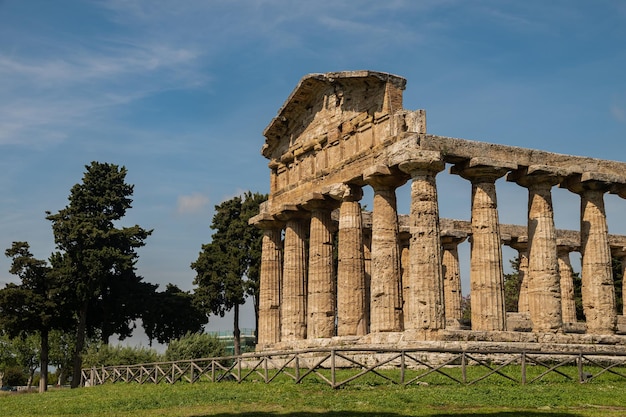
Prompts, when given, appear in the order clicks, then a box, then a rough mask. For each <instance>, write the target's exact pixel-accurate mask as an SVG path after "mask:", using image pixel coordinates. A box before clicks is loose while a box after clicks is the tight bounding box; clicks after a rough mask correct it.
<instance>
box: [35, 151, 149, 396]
mask: <svg viewBox="0 0 626 417" xmlns="http://www.w3.org/2000/svg"><path fill="white" fill-rule="evenodd" d="M85 168H86V171H85V173H84V176H83V180H82V183H79V184H76V185H74V186H73V187H72V189H71V191H70V196H69V204H68V205H67V206H66V207H65V208H63V209H61V210H60V211H59V212H58V213H56V214H51V213H49V212H48V215H47V219H48V220H50V221H51V222H52V231H53V233H54V240H55V243H56V247H57V249H58V251H59V252H57V253H56V254H54V255H53V257H52V258H51V259H52V263H53V267H54V268H55V269H56V270H57V271H58V272H59V274H60V275H61V276H62V277H63V279H64V280H65V282H66V284H67V286H68V287H70V288H72V289H73V296H74V302H75V314H76V316H77V318H78V324H77V332H76V351H75V355H74V372H73V373H74V378H73V380H72V386H77V384H78V382H79V380H80V369H81V353H82V350H83V347H84V343H85V337H86V334H87V331H88V330H93V329H96V328H97V329H99V330H100V332H101V337H102V338H103V340H104V341H105V342H106V341H107V340H108V336H110V335H111V334H112V333H113V332H118V333H119V334H120V336H122V337H123V336H127V335H129V334H131V333H132V323H133V320H134V319H136V318H137V316H138V314H136V312H135V311H134V309H133V308H129V305H128V303H129V300H127V299H125V298H124V297H120V296H119V295H120V294H121V292H126V293H130V294H132V290H131V292H129V290H128V287H129V286H131V285H132V284H135V285H137V283H139V282H140V281H141V279H140V278H138V277H137V276H136V275H135V263H136V259H137V253H136V249H137V248H139V247H141V246H143V245H144V240H145V239H146V238H147V237H148V236H149V235H150V234H151V231H148V230H145V229H143V228H141V227H139V226H137V225H135V226H132V227H117V225H116V223H117V222H118V221H120V220H121V219H122V218H123V217H124V215H125V214H126V211H127V210H128V209H129V208H131V203H132V199H131V198H130V197H131V196H132V193H133V186H132V185H129V184H127V183H126V182H125V179H126V173H127V171H126V168H124V167H121V168H120V167H118V166H117V165H114V164H109V163H100V162H92V163H91V164H90V165H88V166H86V167H85ZM111 294H117V295H118V296H111ZM131 303H132V300H131ZM94 310H95V311H99V312H100V315H96V314H95V313H93V311H94ZM89 312H91V313H92V316H91V317H90V316H89ZM88 318H89V320H88Z"/></svg>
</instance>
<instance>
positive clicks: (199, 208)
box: [176, 193, 209, 214]
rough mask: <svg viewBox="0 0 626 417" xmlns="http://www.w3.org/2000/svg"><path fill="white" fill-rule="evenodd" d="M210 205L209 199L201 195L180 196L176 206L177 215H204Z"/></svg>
mask: <svg viewBox="0 0 626 417" xmlns="http://www.w3.org/2000/svg"><path fill="white" fill-rule="evenodd" d="M208 205H209V197H207V196H206V195H204V194H201V193H194V194H190V195H181V196H178V202H177V204H176V213H178V214H196V213H203V212H204V211H205V208H206V207H207V206H208Z"/></svg>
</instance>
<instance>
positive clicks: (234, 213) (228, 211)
mask: <svg viewBox="0 0 626 417" xmlns="http://www.w3.org/2000/svg"><path fill="white" fill-rule="evenodd" d="M266 199H267V195H263V194H259V193H254V194H253V193H251V192H249V191H248V192H246V193H245V194H244V195H243V197H234V198H232V199H230V200H227V201H225V202H223V203H222V204H219V205H217V206H215V215H214V216H213V222H212V223H211V229H213V230H214V231H215V232H214V233H213V236H212V238H211V243H208V244H205V245H202V250H201V252H200V254H199V255H198V259H197V260H196V261H195V262H193V263H192V264H191V268H193V269H194V270H195V271H196V278H195V279H194V284H195V285H196V286H197V287H196V289H195V292H194V296H195V299H196V302H197V304H198V305H199V306H200V307H201V308H202V310H203V311H205V312H206V313H207V314H215V315H220V316H222V317H223V316H224V314H225V313H226V312H227V311H230V310H233V316H234V317H233V337H234V348H235V354H236V355H238V354H240V353H241V338H240V330H239V307H240V306H241V305H242V304H243V303H244V302H245V298H246V296H247V295H249V296H251V297H252V298H253V302H254V306H255V313H257V314H255V315H257V316H258V301H257V300H258V281H259V271H260V262H261V237H262V235H261V231H260V230H258V229H256V228H255V227H254V226H251V225H249V224H248V220H249V219H250V218H251V217H253V216H255V215H256V214H258V213H259V205H260V204H261V203H262V202H263V201H265V200H266Z"/></svg>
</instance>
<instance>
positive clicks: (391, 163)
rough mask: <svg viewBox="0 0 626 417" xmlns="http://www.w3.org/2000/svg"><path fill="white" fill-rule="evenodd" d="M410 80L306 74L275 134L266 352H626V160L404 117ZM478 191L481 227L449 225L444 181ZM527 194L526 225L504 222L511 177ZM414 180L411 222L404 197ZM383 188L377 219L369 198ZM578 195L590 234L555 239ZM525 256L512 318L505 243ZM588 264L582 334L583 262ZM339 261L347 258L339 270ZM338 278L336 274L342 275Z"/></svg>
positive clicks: (264, 310) (475, 200) (264, 311)
mask: <svg viewBox="0 0 626 417" xmlns="http://www.w3.org/2000/svg"><path fill="white" fill-rule="evenodd" d="M405 84H406V80H405V79H403V78H401V77H398V76H395V75H391V74H386V73H380V72H372V71H354V72H337V73H327V74H311V75H307V76H305V77H304V78H303V79H302V80H301V81H300V83H299V84H298V85H297V87H296V88H295V90H294V91H293V92H292V93H291V95H290V96H289V98H288V99H287V101H286V102H285V104H284V105H283V106H282V108H281V109H280V110H279V112H278V115H277V117H276V118H274V119H273V120H272V121H271V123H270V124H269V126H268V127H267V128H266V129H265V132H264V135H265V137H266V141H265V145H264V146H263V149H262V154H263V156H265V157H266V158H267V159H268V160H269V169H270V184H271V185H270V196H269V200H268V201H267V202H266V203H265V204H264V205H263V206H262V208H261V213H260V214H259V215H258V216H256V217H254V218H253V219H252V220H251V223H253V224H254V225H256V226H257V227H259V228H261V229H263V232H264V235H263V255H262V265H261V282H260V299H259V331H258V341H259V343H258V347H257V349H258V350H277V349H293V348H305V347H312V346H328V345H333V344H337V345H346V344H354V345H357V346H358V345H389V346H402V345H405V346H412V345H415V344H419V343H432V342H439V343H445V342H450V343H459V342H462V341H484V342H516V343H544V344H545V343H549V344H551V345H553V346H554V345H559V344H574V343H575V344H589V345H592V344H597V343H601V344H603V345H611V346H613V347H614V348H616V349H624V348H625V347H626V336H623V335H621V333H622V330H626V326H623V320H622V319H623V317H624V316H623V314H624V310H623V309H622V308H620V309H619V310H620V311H619V314H620V315H618V311H617V309H616V307H615V288H614V282H613V276H612V269H611V257H612V256H616V257H619V258H622V259H624V261H623V265H626V236H614V235H609V234H608V229H607V222H606V214H605V209H604V201H603V198H604V194H605V193H607V192H608V193H614V194H617V195H619V196H620V197H622V198H626V163H622V162H615V161H605V160H598V159H592V158H585V157H578V156H570V155H562V154H556V153H550V152H543V151H538V150H534V149H524V148H519V147H512V146H503V145H495V144H490V143H482V142H475V141H469V140H464V139H453V138H448V137H442V136H435V135H430V134H428V133H426V113H425V111H424V110H416V111H409V110H405V109H403V107H402V92H403V90H404V88H405ZM446 165H449V166H450V168H449V172H450V173H451V174H454V175H459V176H461V177H462V178H464V179H466V180H467V181H468V187H469V186H471V190H472V193H471V196H472V197H471V198H472V201H471V207H472V215H471V221H469V222H468V221H461V220H448V219H441V218H440V217H439V208H438V204H437V183H436V177H437V175H438V174H440V173H441V172H442V171H443V170H444V169H445V167H446ZM502 177H506V180H507V181H511V182H514V183H516V184H517V185H519V186H520V187H523V188H526V189H527V190H528V225H527V226H517V225H503V224H500V223H499V220H498V207H497V203H496V195H497V190H496V186H495V182H496V180H497V179H499V178H502ZM409 181H410V184H411V210H410V213H409V214H408V215H399V214H398V213H397V210H396V188H398V187H400V186H401V185H403V184H405V183H406V182H409ZM366 186H368V187H371V188H372V190H373V195H374V197H373V207H372V208H371V209H372V212H371V213H366V212H364V211H362V210H361V205H360V204H359V200H360V199H361V197H362V188H363V187H366ZM555 186H559V187H563V188H566V189H567V190H569V191H571V192H572V193H576V194H578V195H579V196H580V201H581V213H580V217H581V229H580V230H579V231H564V230H556V228H555V225H554V213H553V207H552V199H551V189H552V187H555ZM466 241H467V242H469V244H470V245H471V249H470V254H471V255H470V258H471V261H470V268H469V270H470V288H469V293H470V295H471V324H469V323H466V322H463V320H462V317H461V313H462V310H461V278H460V272H459V270H460V268H459V257H458V251H457V247H458V245H459V244H461V243H463V242H466ZM503 244H504V245H509V246H511V247H512V248H514V249H516V250H517V251H518V252H519V255H520V261H521V262H520V274H521V275H522V276H523V280H522V289H521V294H520V299H519V312H518V313H508V314H507V313H506V312H505V308H504V286H503V268H502V267H503V260H502V246H501V245H503ZM575 251H576V252H580V254H581V255H582V299H583V308H584V314H585V317H586V321H585V322H584V323H578V322H577V321H576V312H575V305H574V286H573V278H572V268H571V265H570V253H571V252H575ZM333 253H335V254H336V256H337V257H338V262H337V266H336V267H335V263H334V262H333ZM335 269H336V270H335Z"/></svg>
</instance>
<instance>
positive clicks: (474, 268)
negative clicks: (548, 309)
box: [451, 158, 517, 331]
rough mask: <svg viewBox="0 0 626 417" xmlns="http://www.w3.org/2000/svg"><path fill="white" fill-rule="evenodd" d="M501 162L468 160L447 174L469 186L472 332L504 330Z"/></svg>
mask: <svg viewBox="0 0 626 417" xmlns="http://www.w3.org/2000/svg"><path fill="white" fill-rule="evenodd" d="M513 168H517V166H512V165H510V164H507V163H505V162H503V161H491V160H488V159H483V158H472V159H471V160H470V161H468V162H466V163H464V164H461V165H455V166H453V167H452V170H451V172H452V173H453V174H458V175H460V176H461V177H463V178H465V179H467V180H469V181H471V182H472V238H471V240H470V242H471V252H470V295H471V305H472V330H485V331H498V330H506V313H505V309H504V274H503V270H502V247H501V241H500V223H499V220H498V203H497V199H496V184H495V182H496V180H497V179H498V178H500V177H502V176H503V175H505V174H506V173H507V171H509V170H510V169H513Z"/></svg>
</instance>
